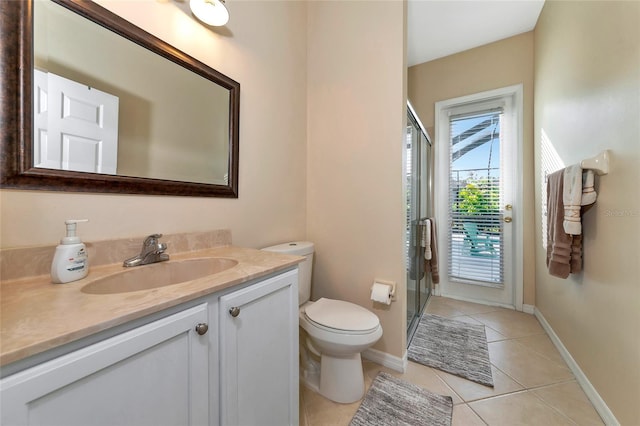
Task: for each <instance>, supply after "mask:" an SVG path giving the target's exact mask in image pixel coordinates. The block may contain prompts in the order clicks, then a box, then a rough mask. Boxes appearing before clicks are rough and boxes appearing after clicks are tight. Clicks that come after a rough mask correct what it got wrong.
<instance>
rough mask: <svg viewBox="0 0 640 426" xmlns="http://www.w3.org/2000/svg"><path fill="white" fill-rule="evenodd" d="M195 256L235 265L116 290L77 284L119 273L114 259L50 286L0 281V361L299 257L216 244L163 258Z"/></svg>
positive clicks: (39, 280)
mask: <svg viewBox="0 0 640 426" xmlns="http://www.w3.org/2000/svg"><path fill="white" fill-rule="evenodd" d="M201 257H224V258H230V259H235V260H237V261H238V264H237V265H236V266H234V267H232V268H230V269H227V270H225V271H222V272H219V273H217V274H214V275H210V276H207V277H204V278H199V279H196V280H193V281H188V282H185V283H180V284H174V285H169V286H165V287H159V288H155V289H151V290H140V291H134V292H129V293H117V294H98V295H95V294H85V293H83V292H82V291H81V288H82V287H83V286H85V285H86V284H88V283H90V282H93V281H95V280H97V279H99V278H102V277H105V276H108V275H111V274H113V273H116V272H121V271H123V270H124V269H125V268H123V267H122V265H121V264H120V263H118V264H110V265H101V266H97V267H91V268H90V270H89V275H88V276H87V277H86V278H84V279H82V280H79V281H75V282H71V283H66V284H52V283H51V280H50V277H49V275H40V276H36V277H30V278H24V279H13V280H7V281H2V282H0V299H1V300H0V320H1V323H0V328H1V329H0V365H6V364H9V363H12V362H15V361H18V360H21V359H23V358H26V357H29V356H32V355H36V354H39V353H41V352H44V351H46V350H48V349H52V348H55V347H58V346H61V345H63V344H66V343H70V342H73V341H75V340H78V339H81V338H83V337H87V336H90V335H92V334H95V333H97V332H100V331H103V330H106V329H108V328H111V327H114V326H118V325H120V324H124V323H126V322H129V321H132V320H135V319H138V318H141V317H144V316H146V315H149V314H152V313H155V312H159V311H161V310H164V309H167V308H170V307H172V306H176V305H179V304H181V303H184V302H187V301H190V300H193V299H196V298H198V297H202V296H205V295H208V294H211V293H214V292H217V291H220V290H223V289H225V288H228V287H231V286H234V285H237V284H241V283H244V282H247V281H250V280H252V279H255V278H258V277H261V276H264V275H268V274H270V273H273V272H277V271H280V270H284V269H287V268H289V267H292V266H295V265H296V264H298V263H299V262H301V261H302V260H303V258H302V257H298V256H289V255H283V254H278V253H272V252H266V251H260V250H255V249H248V248H240V247H234V246H222V247H214V248H209V249H203V250H195V251H189V252H185V253H179V254H172V255H171V260H169V262H176V261H180V260H182V259H189V258H201ZM144 267H145V266H140V267H136V268H144Z"/></svg>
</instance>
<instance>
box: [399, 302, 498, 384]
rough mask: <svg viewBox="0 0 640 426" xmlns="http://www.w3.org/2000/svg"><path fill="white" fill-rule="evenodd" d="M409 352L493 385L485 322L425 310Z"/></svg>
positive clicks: (422, 361) (415, 358) (417, 358)
mask: <svg viewBox="0 0 640 426" xmlns="http://www.w3.org/2000/svg"><path fill="white" fill-rule="evenodd" d="M407 355H408V357H409V359H410V360H411V361H415V362H417V363H420V364H422V365H426V366H429V367H433V368H437V369H438V370H442V371H445V372H447V373H451V374H454V375H456V376H460V377H464V378H465V379H469V380H471V381H474V382H476V383H480V384H482V385H485V386H491V387H493V376H492V375H491V363H490V362H489V348H488V346H487V336H486V334H485V331H484V325H475V324H467V323H465V322H462V321H455V320H452V319H448V318H443V317H439V316H437V315H430V314H424V315H423V316H422V318H420V323H419V324H418V327H417V329H416V332H415V334H414V335H413V339H412V340H411V344H410V345H409V349H408V351H407Z"/></svg>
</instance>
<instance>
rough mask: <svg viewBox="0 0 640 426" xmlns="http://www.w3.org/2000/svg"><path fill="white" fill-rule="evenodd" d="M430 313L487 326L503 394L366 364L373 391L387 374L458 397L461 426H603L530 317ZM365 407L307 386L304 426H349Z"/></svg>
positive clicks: (444, 305) (424, 370)
mask: <svg viewBox="0 0 640 426" xmlns="http://www.w3.org/2000/svg"><path fill="white" fill-rule="evenodd" d="M426 311H427V312H428V313H431V314H434V315H440V316H444V317H450V318H453V319H456V320H459V321H465V322H469V323H473V324H484V325H485V330H486V333H487V341H488V343H489V357H490V359H491V364H492V369H493V380H494V384H495V387H494V388H493V389H492V388H489V387H486V386H482V385H479V384H476V383H473V382H470V381H468V380H466V379H462V378H460V377H457V376H453V375H451V374H447V373H445V372H442V371H439V370H435V369H432V368H429V367H425V366H423V365H420V364H416V363H413V362H409V365H408V368H407V371H406V372H405V373H404V374H401V373H398V372H396V371H393V370H390V369H388V368H386V367H382V366H380V365H378V364H376V363H373V362H371V361H366V360H365V361H364V362H363V366H364V370H365V371H364V372H365V386H366V387H367V388H368V387H369V386H370V385H371V382H372V381H373V379H374V378H375V376H376V375H377V374H378V372H379V371H381V370H382V371H386V372H388V373H390V374H393V375H394V376H397V377H400V378H402V379H404V380H407V381H409V382H411V383H414V384H416V385H419V386H422V387H423V388H425V389H427V390H429V391H431V392H435V393H439V394H441V395H450V396H451V397H452V398H453V404H454V407H453V422H452V424H453V426H457V425H461V426H462V425H464V426H474V425H509V426H513V425H545V426H551V425H580V426H587V425H602V424H603V422H602V420H601V419H600V417H599V416H598V414H597V412H596V411H595V409H594V408H593V406H592V405H591V403H590V402H589V400H588V399H587V397H586V396H585V394H584V392H583V391H582V389H581V388H580V386H579V385H578V384H577V382H576V380H575V377H574V376H573V374H572V373H571V371H570V370H569V368H568V367H567V365H566V364H565V362H564V360H563V359H562V357H561V356H560V353H559V352H558V351H557V349H556V348H555V346H554V345H553V343H551V340H550V339H549V337H547V335H546V333H545V331H544V330H543V328H542V327H541V326H540V324H539V323H538V320H537V319H536V318H535V317H534V316H533V315H529V314H524V313H521V312H515V311H511V310H508V309H503V308H496V307H492V306H485V305H479V304H475V303H468V302H461V301H458V300H453V299H446V298H442V297H432V298H431V300H430V301H429V304H428V306H427V310H426ZM359 406H360V401H357V402H354V403H353V404H338V403H334V402H332V401H329V400H328V399H326V398H324V397H322V396H320V395H318V394H316V393H314V392H312V391H310V390H309V389H306V388H305V387H304V386H303V385H301V386H300V425H301V426H323V425H327V426H328V425H331V426H338V425H348V424H349V422H350V420H351V418H352V417H353V415H354V414H355V412H356V410H357V409H358V407H359Z"/></svg>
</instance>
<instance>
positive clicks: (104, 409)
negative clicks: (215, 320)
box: [0, 304, 209, 426]
mask: <svg viewBox="0 0 640 426" xmlns="http://www.w3.org/2000/svg"><path fill="white" fill-rule="evenodd" d="M207 318H208V315H207V304H202V305H199V306H196V307H193V308H190V309H187V310H184V311H182V312H178V313H176V314H173V315H171V316H168V317H166V318H163V319H160V320H157V321H154V322H152V323H149V324H147V325H144V326H141V327H139V328H136V329H133V330H131V331H128V332H125V333H123V334H120V335H117V336H115V337H112V338H109V339H106V340H104V341H102V342H99V343H96V344H93V345H90V346H87V347H85V348H83V349H80V350H77V351H74V352H71V353H69V354H67V355H63V356H61V357H59V358H55V359H53V360H51V361H48V362H45V363H42V364H39V365H37V366H35V367H32V368H29V369H27V370H24V371H22V372H19V373H16V374H13V375H11V376H8V377H5V378H3V379H2V380H1V381H0V407H1V410H0V423H1V424H3V425H65V426H72V425H79V426H90V425H104V426H115V425H137V426H138V425H139V426H143V425H149V426H156V425H205V424H208V422H209V377H208V368H209V359H208V355H209V344H208V341H209V338H208V336H207V335H206V334H205V335H200V334H199V333H197V332H196V331H195V327H196V325H198V323H206V322H207Z"/></svg>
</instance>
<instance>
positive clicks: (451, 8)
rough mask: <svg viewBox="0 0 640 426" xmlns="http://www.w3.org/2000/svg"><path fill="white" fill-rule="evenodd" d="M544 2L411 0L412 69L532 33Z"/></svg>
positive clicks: (534, 0) (409, 61) (409, 52)
mask: <svg viewBox="0 0 640 426" xmlns="http://www.w3.org/2000/svg"><path fill="white" fill-rule="evenodd" d="M543 5H544V0H493V1H488V0H408V9H407V15H408V16H407V20H408V23H407V27H408V29H407V31H408V34H407V38H408V40H407V44H408V46H407V55H408V58H407V60H408V64H409V66H412V65H416V64H421V63H423V62H427V61H431V60H433V59H437V58H442V57H444V56H448V55H451V54H454V53H458V52H462V51H464V50H468V49H471V48H474V47H477V46H482V45H484V44H487V43H492V42H494V41H498V40H502V39H504V38H507V37H511V36H514V35H517V34H521V33H524V32H527V31H531V30H532V29H533V28H534V27H535V25H536V22H537V20H538V16H540V12H541V10H542V6H543Z"/></svg>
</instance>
